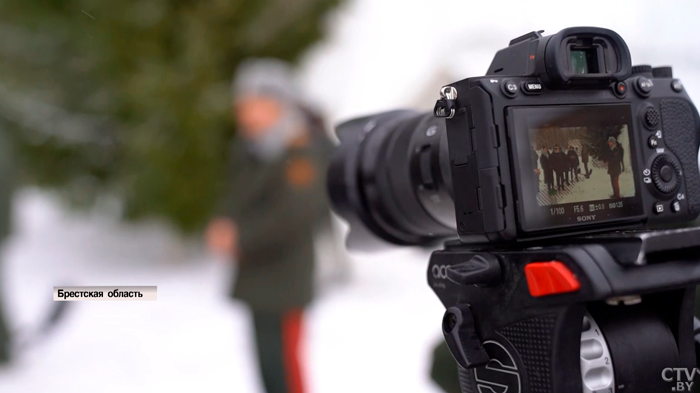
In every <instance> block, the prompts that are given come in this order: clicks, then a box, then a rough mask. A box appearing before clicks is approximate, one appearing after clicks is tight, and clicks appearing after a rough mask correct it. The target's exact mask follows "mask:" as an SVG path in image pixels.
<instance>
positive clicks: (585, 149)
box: [581, 143, 591, 179]
mask: <svg viewBox="0 0 700 393" xmlns="http://www.w3.org/2000/svg"><path fill="white" fill-rule="evenodd" d="M581 162H583V170H584V172H583V176H585V177H586V179H588V178H590V177H591V172H590V171H589V170H588V144H587V143H584V144H583V147H582V148H581Z"/></svg>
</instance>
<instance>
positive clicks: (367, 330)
mask: <svg viewBox="0 0 700 393" xmlns="http://www.w3.org/2000/svg"><path fill="white" fill-rule="evenodd" d="M17 200H18V204H17V220H16V222H17V225H16V227H17V231H16V234H15V236H14V237H13V238H11V240H10V241H9V242H8V244H7V246H6V247H5V249H4V252H3V257H4V261H5V262H6V263H5V265H4V266H3V268H4V270H3V273H4V277H3V287H2V290H3V292H4V293H5V294H6V304H7V308H8V314H9V317H10V319H11V324H12V325H13V327H15V328H17V327H20V326H27V325H33V324H34V323H35V322H36V321H37V320H38V319H39V318H41V317H42V316H43V315H44V313H45V311H46V309H47V308H48V307H50V305H51V303H50V299H51V291H52V287H53V286H54V285H63V284H74V285H115V284H117V285H157V286H158V299H159V300H158V301H156V302H139V303H136V302H82V303H73V306H74V307H72V308H71V309H69V310H68V315H67V316H66V319H65V320H64V321H63V322H64V323H62V324H61V325H60V326H59V327H58V328H57V330H56V331H55V332H54V334H53V335H52V336H51V337H49V338H48V340H47V341H45V342H43V343H41V344H40V345H38V346H36V347H35V348H33V349H31V350H30V351H28V352H27V353H25V355H24V356H22V357H21V358H20V359H19V361H18V362H17V364H16V365H15V366H14V367H13V368H11V369H8V370H2V371H0V392H3V393H4V392H11V393H15V392H17V393H45V392H54V393H62V392H66V393H68V392H70V393H95V392H100V393H110V392H115V393H116V392H130V393H139V392H144V393H146V392H149V393H150V392H168V393H176V392H188V393H190V392H222V393H223V392H242V393H247V392H250V393H256V392H260V389H259V382H258V377H257V375H256V374H255V370H254V368H253V365H252V364H253V362H252V359H253V358H252V356H253V355H252V352H251V351H252V348H251V347H250V343H249V334H250V331H249V326H248V324H247V311H246V309H245V308H243V307H241V306H240V305H237V304H234V303H232V302H230V301H229V300H228V299H227V298H226V297H225V295H224V293H225V291H226V289H227V284H228V280H229V277H230V275H231V274H230V272H229V271H228V267H226V266H225V265H224V264H222V263H217V262H218V261H216V259H215V258H214V257H211V256H208V255H206V254H204V253H203V252H201V250H200V249H199V248H198V246H197V245H196V244H190V245H183V244H181V242H178V241H177V239H176V237H175V236H174V235H172V234H171V233H170V232H169V231H168V230H167V228H166V227H165V226H163V225H160V224H157V223H151V224H142V225H136V226H125V225H120V224H118V223H116V222H115V221H114V220H113V219H112V218H110V217H108V216H105V215H98V214H91V215H84V216H78V215H74V214H67V213H64V212H63V211H62V210H61V209H59V208H58V206H57V204H56V203H55V201H54V200H53V199H51V198H50V197H48V196H47V195H46V194H42V193H39V192H36V191H31V190H30V191H26V192H23V193H22V194H21V195H19V196H18V198H17ZM426 264H427V253H422V252H416V251H410V250H402V251H397V252H392V253H390V254H384V255H381V256H373V257H371V258H353V266H352V267H353V277H352V280H351V282H350V283H348V284H346V285H344V286H342V287H340V286H336V287H331V288H328V289H327V290H325V291H324V294H323V296H322V298H321V299H319V300H318V301H317V302H316V303H315V304H314V306H313V307H312V308H311V309H310V310H309V314H308V322H307V328H308V333H309V339H308V342H307V349H308V350H307V354H308V360H309V368H310V370H309V375H310V380H309V385H310V388H311V389H310V390H311V391H312V392H334V393H335V392H338V393H342V392H352V393H356V392H386V391H404V392H428V393H430V392H437V391H438V390H437V388H435V387H434V386H433V385H432V383H431V382H430V381H429V379H428V368H429V353H430V351H431V350H432V345H433V344H434V343H435V342H436V341H437V340H438V338H439V335H440V333H439V326H440V320H441V316H442V312H443V310H442V309H441V305H440V304H439V302H438V300H437V298H436V297H435V296H434V295H433V293H432V292H431V291H430V289H429V288H428V286H427V284H426V280H425V273H424V269H425V267H426ZM397 327H401V329H397Z"/></svg>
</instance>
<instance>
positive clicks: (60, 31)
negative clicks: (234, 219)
mask: <svg viewBox="0 0 700 393" xmlns="http://www.w3.org/2000/svg"><path fill="white" fill-rule="evenodd" d="M338 2H339V0H293V1H290V0H209V1H202V0H171V1H167V0H148V1H143V0H101V1H86V0H32V1H25V0H0V14H1V15H3V18H2V21H0V32H1V36H2V38H1V39H0V126H1V127H3V128H7V129H10V130H11V131H13V133H14V135H15V136H16V137H17V138H16V140H17V142H18V149H19V150H20V152H21V154H22V157H23V158H24V159H23V164H24V167H25V168H26V170H25V175H26V178H27V180H28V181H29V182H31V183H33V184H39V185H42V186H49V187H55V188H57V189H59V190H61V191H62V192H63V193H64V195H65V196H66V197H67V199H68V200H70V201H72V202H74V203H77V204H79V205H82V206H89V205H90V204H91V203H92V202H93V201H94V200H95V197H96V196H97V195H100V194H101V193H104V192H111V193H116V194H118V195H120V196H121V197H122V198H123V199H124V201H125V205H126V214H127V218H132V219H133V218H139V217H145V216H161V217H166V218H168V219H170V220H172V221H173V222H174V223H175V224H177V225H178V226H179V227H180V228H182V229H183V230H185V231H190V230H195V229H198V228H200V227H201V225H202V224H203V223H204V222H205V220H206V219H207V218H208V215H209V214H210V212H211V209H212V206H213V205H214V204H215V200H216V198H217V196H218V190H219V186H220V183H221V180H222V178H223V173H222V172H223V170H224V166H225V165H224V160H225V152H226V150H227V145H226V143H227V141H228V140H229V138H230V137H231V136H232V134H233V132H234V130H233V129H232V124H231V121H230V97H229V85H230V80H231V77H232V75H233V71H234V70H235V68H236V65H237V64H238V63H239V62H240V61H241V60H242V59H244V58H246V57H250V56H255V57H262V56H265V57H267V56H269V57H278V58H281V59H284V60H288V61H295V60H296V59H297V58H298V56H299V55H300V54H301V53H302V52H303V50H304V49H305V48H307V47H308V46H309V45H311V44H313V43H314V42H316V41H317V40H318V39H319V38H320V37H321V33H322V29H321V28H322V22H323V17H324V15H325V14H326V13H327V12H328V11H329V10H331V9H332V8H333V7H334V6H336V5H337V3H338Z"/></svg>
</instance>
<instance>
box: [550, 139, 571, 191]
mask: <svg viewBox="0 0 700 393" xmlns="http://www.w3.org/2000/svg"><path fill="white" fill-rule="evenodd" d="M549 162H550V165H551V166H552V169H553V170H554V174H555V175H556V180H557V181H556V187H557V190H564V187H565V186H564V183H567V184H568V182H567V181H566V172H567V169H568V168H569V165H568V163H567V158H566V155H565V154H564V153H563V152H562V151H561V149H560V148H559V145H554V152H552V154H550V155H549Z"/></svg>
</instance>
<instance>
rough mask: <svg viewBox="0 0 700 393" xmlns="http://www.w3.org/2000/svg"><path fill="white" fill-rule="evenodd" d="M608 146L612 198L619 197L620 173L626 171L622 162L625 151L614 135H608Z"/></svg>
mask: <svg viewBox="0 0 700 393" xmlns="http://www.w3.org/2000/svg"><path fill="white" fill-rule="evenodd" d="M608 147H609V148H610V151H609V152H608V157H607V162H608V175H610V185H611V186H612V190H613V193H612V195H610V198H619V197H620V173H622V171H624V164H623V163H622V158H623V154H624V152H623V150H622V146H620V144H619V143H618V142H617V139H615V137H614V136H611V137H608Z"/></svg>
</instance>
